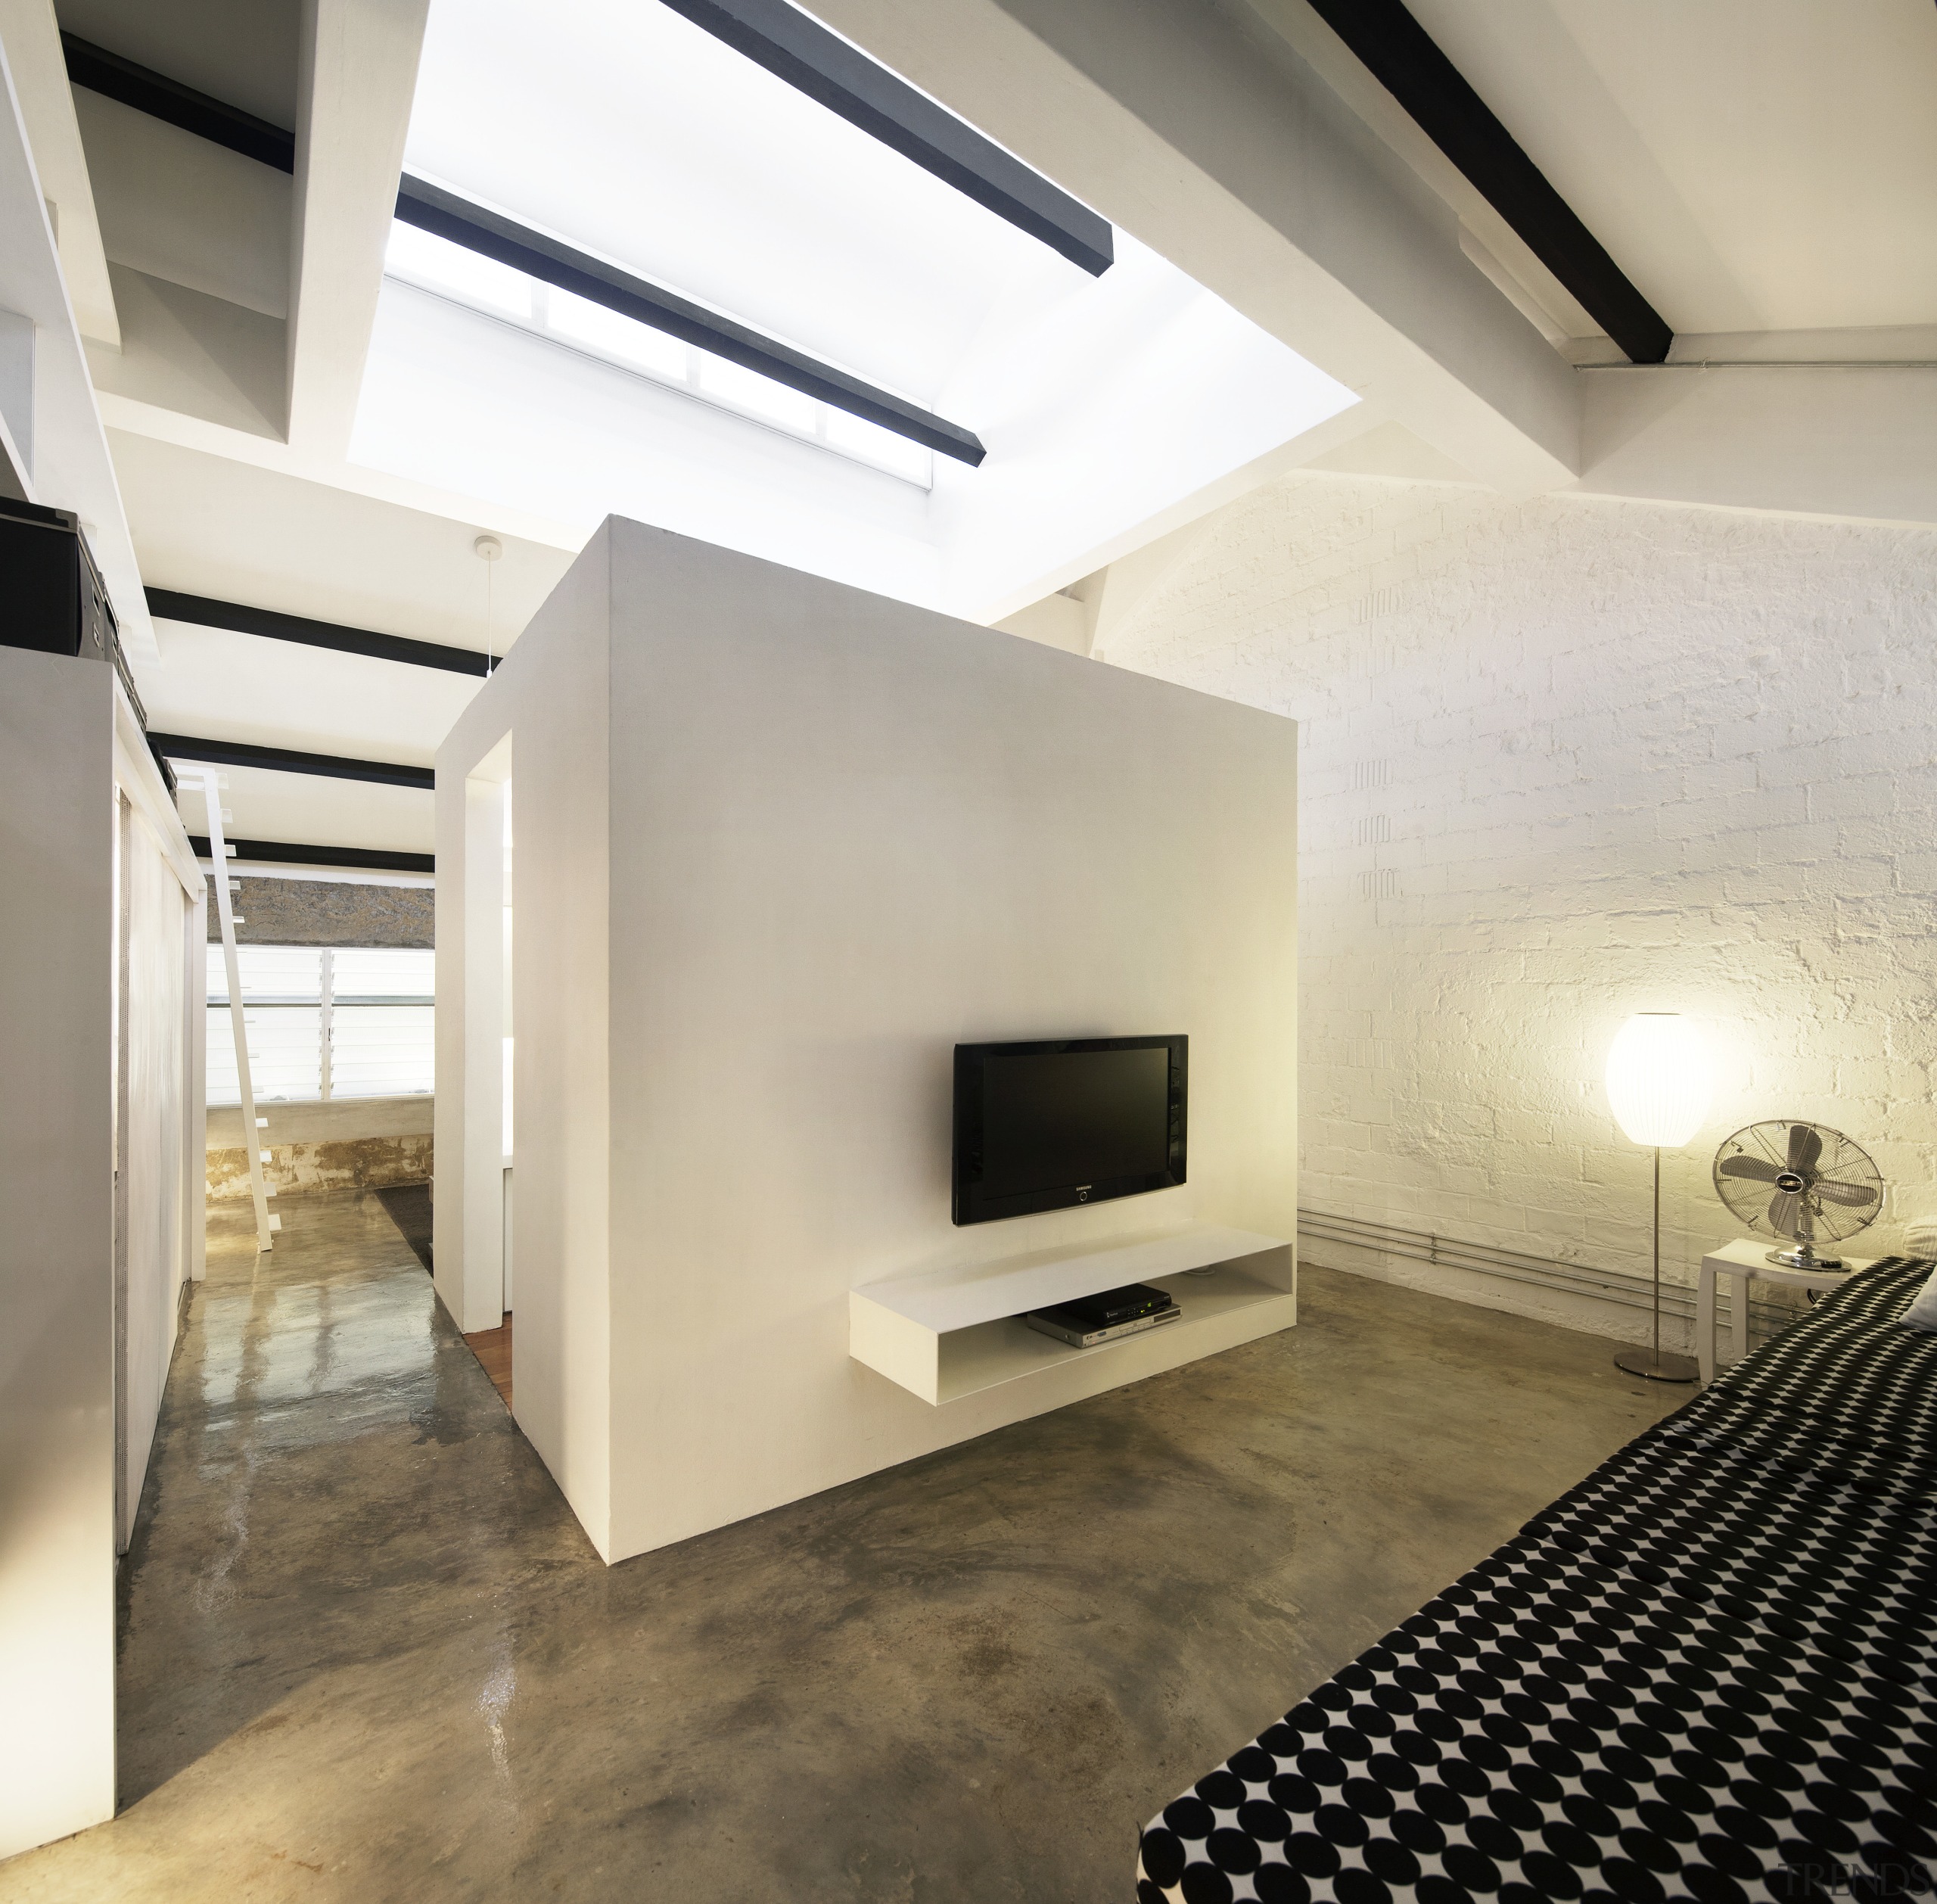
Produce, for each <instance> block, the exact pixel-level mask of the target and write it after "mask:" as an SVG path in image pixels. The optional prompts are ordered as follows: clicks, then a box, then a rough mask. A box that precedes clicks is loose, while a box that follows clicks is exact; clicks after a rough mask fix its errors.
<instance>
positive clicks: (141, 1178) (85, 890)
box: [0, 647, 205, 1858]
mask: <svg viewBox="0 0 1937 1904" xmlns="http://www.w3.org/2000/svg"><path fill="white" fill-rule="evenodd" d="M0 889H4V891H5V894H6V899H5V903H4V904H0V1078H5V1082H6V1089H5V1091H4V1093H0V1217H4V1220H3V1221H0V1318H4V1319H5V1321H4V1326H3V1327H0V1713H4V1714H5V1716H6V1723H5V1725H4V1726H0V1858H4V1857H6V1856H11V1854H12V1853H14V1852H17V1851H21V1850H26V1849H27V1848H28V1847H30V1846H33V1845H36V1844H39V1843H44V1842H45V1841H46V1840H49V1839H51V1838H58V1837H64V1836H66V1835H67V1834H68V1833H69V1832H70V1831H79V1830H80V1829H81V1828H82V1827H83V1826H85V1825H92V1824H95V1823H96V1822H98V1821H100V1820H101V1819H102V1818H108V1817H110V1816H112V1815H113V1809H114V1568H115V1552H116V1549H117V1545H126V1535H127V1532H128V1529H129V1526H132V1520H133V1516H134V1510H135V1503H136V1502H137V1501H138V1498H139V1496H140V1493H141V1482H142V1477H143V1476H144V1475H145V1473H146V1470H147V1466H148V1452H149V1448H150V1446H151V1443H152V1442H153V1439H154V1426H155V1417H156V1414H157V1411H158V1409H159V1408H160V1400H161V1391H162V1386H163V1381H164V1380H165V1378H166V1372H167V1367H168V1361H169V1354H170V1352H171V1350H172V1349H173V1345H174V1339H175V1333H176V1317H177V1315H178V1314H179V1295H180V1290H181V1286H182V1280H183V1279H184V1278H185V1277H191V1276H194V1275H197V1274H200V1271H201V1196H200V1186H201V1174H202V1159H201V1148H202V1124H201V1115H200V1112H199V1110H198V1109H197V1089H198V1086H199V1081H200V1076H201V1070H200V1066H201V1051H200V1047H199V1045H198V1044H197V1034H198V1026H199V1020H200V1018H201V1000H202V985H203V979H202V972H203V966H204V956H205V955H204V952H203V950H202V944H201V940H202V919H203V913H202V898H201V894H202V881H201V875H200V873H199V872H198V871H197V868H196V865H195V862H194V858H193V857H192V856H191V854H190V851H189V847H188V837H187V835H186V834H185V833H184V832H182V826H181V823H180V821H179V820H178V819H177V818H176V815H175V814H174V811H173V808H172V807H170V806H169V802H168V800H167V796H166V789H164V787H163V783H162V781H161V779H160V774H159V773H157V770H156V769H155V767H154V762H153V761H151V759H150V758H148V754H147V751H146V749H145V747H144V746H143V745H142V744H141V735H140V732H139V730H138V728H137V727H136V726H135V722H134V718H133V716H132V713H131V712H130V711H129V708H128V705H127V703H126V700H125V698H123V697H122V696H121V695H120V692H119V689H118V688H117V683H116V680H115V677H114V673H113V670H112V669H111V668H110V667H107V666H106V665H104V664H102V663H101V662H98V661H86V660H80V659H76V658H67V657H64V656H60V655H43V654H36V653H32V652H26V651H24V650H22V649H17V648H8V647H0ZM117 1150H118V1151H119V1160H120V1165H121V1169H120V1177H119V1181H118V1184H117V1170H116V1165H117Z"/></svg>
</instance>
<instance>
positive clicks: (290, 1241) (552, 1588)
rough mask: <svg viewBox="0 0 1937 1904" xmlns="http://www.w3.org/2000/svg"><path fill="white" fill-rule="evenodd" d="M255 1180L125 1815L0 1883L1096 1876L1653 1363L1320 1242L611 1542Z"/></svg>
mask: <svg viewBox="0 0 1937 1904" xmlns="http://www.w3.org/2000/svg"><path fill="white" fill-rule="evenodd" d="M281 1208H282V1211H283V1220H284V1230H283V1234H282V1236H281V1240H280V1241H279V1243H278V1247H277V1249H276V1250H275V1254H274V1255H273V1256H272V1257H270V1258H265V1259H263V1261H262V1262H260V1265H259V1264H258V1262H257V1258H255V1256H254V1255H253V1252H252V1251H251V1250H250V1248H249V1246H248V1242H247V1237H246V1235H244V1234H241V1233H239V1232H238V1233H235V1234H231V1233H230V1232H229V1230H224V1231H223V1233H222V1234H221V1235H220V1236H219V1237H217V1238H216V1240H215V1242H214V1244H213V1246H212V1248H211V1252H210V1268H209V1276H208V1280H207V1283H205V1284H204V1285H203V1286H202V1287H201V1290H199V1291H198V1292H197V1294H196V1296H195V1298H194V1306H193V1309H192V1311H191V1316H190V1320H189V1324H188V1328H187V1330H186V1331H185V1333H184V1336H183V1338H182V1342H181V1345H180V1347H179V1350H178V1352H177V1355H176V1363H175V1368H174V1374H173V1378H172V1380H171V1382H170V1384H169V1392H168V1398H167V1402H166V1408H165V1411H164V1414H163V1423H162V1427H161V1432H160V1439H159V1441H158V1442H157V1448H156V1453H155V1458H154V1465H153V1468H152V1470H151V1474H150V1477H149V1482H148V1492H147V1495H146V1496H145V1499H144V1501H143V1504H142V1510H141V1523H140V1527H139V1529H138V1532H137V1535H136V1537H135V1546H134V1548H133V1551H132V1553H131V1554H130V1556H129V1563H128V1566H127V1568H126V1578H125V1585H124V1602H125V1613H124V1629H125V1630H124V1634H123V1650H122V1662H121V1700H122V1705H121V1716H122V1728H123V1754H122V1761H121V1794H122V1806H123V1809H122V1812H121V1815H120V1816H119V1817H118V1818H116V1819H115V1820H114V1821H113V1822H112V1823H111V1824H108V1825H101V1826H100V1827H98V1828H96V1829H95V1830H93V1831H87V1832H84V1833H82V1834H80V1835H79V1836H78V1837H73V1838H70V1839H67V1840H64V1842H62V1843H59V1844H56V1845H51V1846H47V1847H45V1848H44V1849H43V1850H39V1851H36V1852H32V1853H28V1854H26V1856H23V1857H21V1858H19V1859H15V1860H14V1861H13V1862H11V1863H9V1864H7V1865H0V1899H8V1900H11V1899H35V1900H48V1904H51V1901H52V1900H57V1899H58V1900H66V1899H87V1900H90V1904H92V1901H93V1900H98V1899H117V1900H123V1899H129V1900H134V1899H198V1900H199V1899H222V1900H244V1899H247V1900H276V1899H330V1900H334V1899H345V1900H356V1904H382V1901H383V1900H396V1904H435V1901H437V1900H442V1899H515V1900H520V1901H522V1900H526V1899H549V1898H559V1899H568V1900H572V1901H573V1904H594V1901H595V1900H604V1899H627V1900H636V1899H666V1900H668V1904H673V1900H677V1904H712V1901H713V1900H716V1899H717V1900H721V1904H726V1901H728V1900H731V1901H732V1904H742V1900H753V1899H787V1900H789V1904H802V1901H803V1900H811V1899H840V1900H857V1904H874V1901H875V1900H888V1899H895V1900H901V1901H902V1904H941V1901H942V1900H954V1899H962V1900H975V1904H991V1901H992V1900H998V1899H1028V1900H1031V1904H1053V1901H1056V1900H1065V1899H1067V1900H1070V1901H1071V1904H1103V1901H1104V1900H1113V1901H1115V1904H1127V1900H1128V1899H1130V1896H1132V1893H1133V1884H1132V1878H1131V1871H1132V1860H1133V1855H1134V1847H1135V1842H1136V1828H1137V1826H1138V1825H1139V1824H1140V1823H1141V1822H1143V1820H1144V1819H1145V1818H1148V1817H1149V1815H1151V1814H1152V1812H1155V1810H1156V1809H1158V1807H1159V1806H1161V1805H1162V1804H1163V1803H1165V1802H1166V1801H1167V1800H1169V1799H1170V1798H1171V1797H1172V1796H1173V1795H1174V1794H1175V1793H1176V1791H1177V1790H1178V1789H1179V1788H1180V1787H1181V1786H1183V1784H1186V1783H1187V1782H1188V1781H1189V1780H1191V1779H1192V1778H1195V1777H1196V1776H1197V1775H1199V1773H1200V1772H1202V1771H1203V1770H1204V1769H1205V1768H1206V1767H1207V1766H1209V1765H1211V1763H1213V1762H1214V1761H1216V1760H1217V1759H1220V1758H1221V1757H1222V1756H1223V1755H1224V1754H1225V1753H1227V1752H1229V1751H1230V1750H1233V1748H1234V1747H1236V1746H1238V1745H1239V1744H1242V1742H1243V1741H1245V1740H1246V1739H1248V1738H1250V1737H1251V1736H1252V1735H1253V1734H1255V1732H1256V1731H1258V1729H1259V1728H1261V1726H1262V1725H1264V1723H1265V1722H1267V1720H1269V1719H1270V1718H1271V1717H1272V1716H1274V1715H1275V1714H1276V1713H1279V1711H1281V1710H1283V1708H1284V1707H1286V1706H1289V1704H1291V1703H1292V1702H1293V1701H1294V1700H1296V1699H1297V1698H1298V1697H1299V1696H1300V1695H1301V1694H1303V1693H1304V1691H1306V1690H1307V1688H1309V1687H1310V1686H1311V1685H1312V1684H1313V1683H1314V1682H1316V1681H1317V1680H1318V1679H1319V1678H1322V1677H1323V1676H1324V1675H1326V1674H1327V1673H1329V1672H1331V1671H1332V1669H1334V1668H1335V1667H1336V1666H1338V1665H1339V1664H1340V1663H1342V1662H1343V1661H1344V1660H1347V1659H1348V1658H1349V1657H1351V1656H1352V1655H1353V1654H1354V1653H1356V1652H1357V1651H1358V1650H1360V1649H1361V1648H1363V1647H1364V1646H1365V1645H1366V1644H1368V1643H1369V1642H1370V1641H1372V1640H1373V1638H1376V1636H1377V1635H1379V1633H1380V1632H1382V1631H1383V1630H1384V1629H1385V1628H1386V1627H1387V1626H1389V1625H1391V1623H1392V1622H1394V1621H1395V1620H1397V1619H1400V1618H1401V1617H1403V1616H1404V1615H1405V1614H1406V1613H1409V1612H1410V1611H1411V1610H1412V1609H1413V1607H1416V1605H1417V1604H1419V1602H1420V1601H1422V1600H1424V1599H1425V1598H1427V1597H1428V1596H1429V1594H1431V1593H1432V1591H1434V1590H1435V1588H1438V1586H1439V1585H1441V1584H1443V1583H1444V1582H1445V1581H1446V1580H1447V1579H1449V1578H1450V1577H1451V1576H1453V1575H1454V1574H1456V1573H1459V1572H1460V1570H1462V1569H1463V1568H1464V1567H1466V1566H1468V1565H1469V1564H1470V1563H1472V1561H1473V1560H1475V1559H1477V1558H1478V1557H1479V1556H1480V1555H1482V1554H1484V1553H1485V1552H1486V1551H1488V1550H1489V1549H1490V1548H1492V1547H1493V1546H1494V1545H1496V1544H1497V1542H1499V1541H1500V1539H1502V1538H1503V1537H1504V1536H1506V1535H1508V1534H1509V1533H1510V1532H1512V1531H1513V1529H1515V1528H1516V1526H1518V1525H1519V1523H1520V1522H1521V1521H1522V1520H1523V1519H1524V1518H1525V1517H1526V1516H1527V1515H1528V1514H1530V1513H1531V1511H1532V1510H1534V1509H1535V1508H1536V1507H1539V1506H1540V1505H1541V1504H1543V1503H1544V1502H1545V1501H1547V1500H1548V1499H1550V1498H1551V1497H1552V1496H1553V1495H1555V1494H1556V1493H1557V1492H1559V1491H1560V1490H1561V1489H1563V1488H1564V1487H1565V1486H1568V1485H1569V1483H1570V1482H1573V1481H1574V1480H1575V1479H1578V1477H1579V1476H1581V1475H1582V1474H1583V1473H1585V1472H1586V1471H1587V1470H1588V1469H1589V1468H1590V1467H1592V1466H1593V1464H1594V1463H1595V1462H1596V1461H1598V1460H1599V1459H1600V1458H1601V1457H1602V1456H1603V1455H1604V1454H1607V1453H1608V1452H1609V1451H1610V1450H1612V1449H1613V1448H1615V1447H1617V1446H1618V1445H1619V1444H1620V1443H1621V1442H1623V1441H1624V1440H1625V1439H1627V1438H1628V1436H1631V1435H1632V1434H1633V1433H1635V1432H1636V1431H1637V1430H1639V1429H1640V1427H1641V1426H1643V1424H1644V1423H1646V1422H1648V1421H1649V1420H1653V1419H1654V1418H1655V1417H1656V1416H1657V1415H1659V1414H1662V1413H1663V1412H1665V1411H1666V1410H1667V1409H1668V1408H1671V1407H1673V1406H1674V1405H1675V1404H1676V1402H1678V1401H1679V1400H1680V1398H1681V1395H1680V1392H1678V1391H1660V1390H1657V1391H1655V1392H1646V1391H1644V1390H1643V1389H1640V1386H1639V1385H1638V1384H1634V1383H1630V1382H1629V1381H1628V1379H1627V1378H1625V1377H1621V1376H1619V1375H1618V1374H1616V1373H1615V1370H1613V1368H1612V1367H1611V1365H1610V1364H1609V1344H1608V1343H1607V1342H1604V1341H1602V1340H1601V1339H1598V1338H1597V1337H1593V1336H1583V1335H1576V1334H1572V1333H1568V1332H1567V1331H1565V1330H1558V1329H1554V1328H1552V1327H1547V1326H1545V1325H1543V1324H1536V1323H1530V1322H1525V1321H1519V1320H1517V1319H1516V1318H1509V1317H1504V1316H1500V1315H1495V1314H1490V1313H1488V1312H1486V1311H1480V1310H1476V1309H1472V1308H1464V1307H1462V1306H1460V1305H1457V1304H1455V1303H1452V1302H1445V1301H1442V1300H1440V1299H1436V1298H1433V1297H1430V1296H1422V1295H1419V1294H1417V1293H1411V1292H1407V1291H1404V1290H1398V1289H1394V1288H1391V1287H1388V1286H1383V1285H1381V1284H1378V1283H1369V1282H1365V1281H1363V1280H1357V1279H1354V1278H1352V1277H1345V1276H1340V1275H1335V1274H1329V1273H1327V1272H1326V1271H1319V1270H1311V1271H1307V1274H1306V1275H1305V1277H1304V1285H1303V1294H1304V1320H1303V1321H1302V1323H1301V1325H1300V1327H1298V1328H1297V1329H1295V1330H1291V1331H1289V1332H1287V1333H1285V1334H1283V1335H1281V1336H1277V1337H1276V1338H1274V1339H1270V1340H1267V1341H1264V1342H1254V1343H1251V1344H1250V1345H1248V1346H1246V1347H1244V1348H1242V1349H1233V1350H1232V1351H1230V1352H1229V1353H1227V1354H1226V1355H1220V1356H1217V1357H1215V1358H1211V1360H1209V1361H1203V1362H1199V1363H1198V1364H1195V1365H1193V1366H1192V1367H1188V1368H1183V1369H1180V1370H1175V1371H1174V1372H1173V1373H1171V1374H1167V1375H1162V1376H1158V1377H1155V1379H1153V1380H1149V1381H1147V1382H1144V1383H1140V1384H1138V1385H1137V1386H1134V1387H1132V1388H1128V1389H1119V1390H1118V1391H1116V1392H1115V1393H1112V1394H1110V1395H1103V1396H1100V1397H1099V1398H1096V1399H1095V1400H1093V1401H1090V1402H1083V1403H1080V1404H1079V1405H1077V1406H1075V1407H1073V1408H1065V1409H1064V1410H1062V1411H1059V1412H1058V1413H1056V1414H1051V1415H1047V1416H1045V1417H1043V1418H1041V1419H1040V1420H1034V1421H1029V1422H1024V1423H1021V1424H1019V1425H1018V1426H1015V1427H1012V1428H1009V1429H1005V1430H1002V1431H1001V1432H1000V1433H996V1434H993V1435H990V1436H985V1437H984V1438H983V1439H981V1440H979V1441H977V1442H972V1443H970V1444H968V1445H966V1446H964V1447H961V1448H953V1449H951V1450H949V1451H946V1452H944V1453H942V1454H937V1455H934V1456H932V1457H931V1458H928V1459H927V1460H925V1461H918V1462H916V1463H913V1464H910V1465H909V1466H908V1467H903V1468H898V1469H896V1470H894V1471H892V1472H891V1473H885V1474H881V1475H876V1476H873V1477H872V1478H870V1479H867V1480H864V1481H860V1482H855V1483H853V1484H852V1485H850V1486H846V1487H843V1488H839V1489H835V1490H834V1491H833V1492H831V1493H828V1494H825V1495H819V1496H816V1498H813V1499H812V1500H809V1501H801V1502H798V1503H797V1504H794V1506H792V1507H785V1508H782V1509H781V1510H778V1511H776V1512H775V1513H773V1514H766V1515H763V1516H762V1517H760V1519H758V1520H752V1521H748V1522H745V1523H742V1524H741V1525H739V1526H733V1527H728V1528H724V1529H721V1530H720V1532H717V1533H714V1534H710V1535H704V1536H703V1537H701V1538H698V1539H696V1540H692V1541H689V1542H686V1543H685V1544H683V1545H681V1546H679V1547H676V1548H670V1549H668V1550H667V1551H662V1552H660V1553H657V1554H648V1555H645V1556H643V1557H641V1558H639V1559H637V1560H630V1561H628V1562H626V1563H624V1564H623V1565H622V1566H617V1567H613V1568H610V1569H608V1568H607V1567H605V1566H602V1564H601V1563H599V1560H598V1558H597V1557H596V1556H595V1554H593V1552H592V1549H591V1548H590V1546H589V1545H588V1544H587V1542H586V1540H585V1538H584V1537H583V1535H582V1534H581V1533H580V1531H579V1529H578V1526H577V1523H576V1522H575V1521H574V1520H573V1518H572V1517H571V1514H570V1513H569V1511H568V1510H567V1509H566V1507H565V1506H564V1502H563V1501H562V1500H561V1498H560V1497H559V1496H558V1493H557V1492H556V1491H555V1489H554V1488H553V1487H552V1482H551V1481H550V1479H549V1476H547V1475H546V1472H545V1470H544V1469H543V1467H542V1466H541V1465H540V1464H539V1461H538V1459H537V1458H536V1455H535V1454H533V1451H532V1450H531V1449H530V1447H529V1446H528V1445H527V1444H526V1442H524V1439H523V1438H522V1437H521V1436H520V1435H519V1433H518V1430H517V1428H516V1426H515V1425H514V1423H513V1422H512V1420H511V1417H510V1415H509V1414H508V1413H507V1412H506V1411H505V1408H504V1407H503V1405H502V1403H501V1402H499V1398H498V1397H497V1395H496V1393H495V1392H493V1389H492V1386H491V1383H490V1380H488V1379H487V1377H486V1374H485V1373H484V1370H483V1369H482V1368H481V1367H480V1366H479V1364H478V1363H477V1361H476V1360H475V1358H474V1357H473V1356H472V1355H471V1352H469V1350H468V1349H466V1348H465V1345H464V1342H463V1340H462V1338H461V1337H460V1336H459V1335H458V1334H457V1333H456V1331H455V1329H454V1328H453V1327H452V1325H451V1324H450V1322H449V1319H448V1318H446V1317H445V1316H444V1315H443V1313H442V1312H441V1311H439V1310H438V1309H437V1307H436V1305H435V1302H434V1299H433V1296H432V1293H431V1283H430V1279H429V1278H428V1277H426V1276H425V1274H424V1272H423V1271H422V1269H421V1268H419V1267H418V1263H417V1262H416V1260H415V1258H414V1257H413V1256H412V1253H411V1251H410V1249H409V1246H407V1245H406V1243H405V1242H404V1241H403V1238H402V1237H401V1236H400V1234H399V1232H398V1230H396V1227H395V1226H394V1225H393V1224H392V1223H391V1221H390V1218H388V1217H387V1215H385V1213H384V1209H383V1207H382V1206H381V1203H380V1202H378V1199H377V1198H376V1197H375V1195H374V1194H372V1193H367V1192H361V1193H359V1192H355V1191H350V1192H341V1193H331V1194H328V1195H322V1196H303V1197H298V1196H290V1197H288V1198H286V1199H281ZM223 1221H225V1222H227V1221H230V1219H229V1218H224V1219H223Z"/></svg>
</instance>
